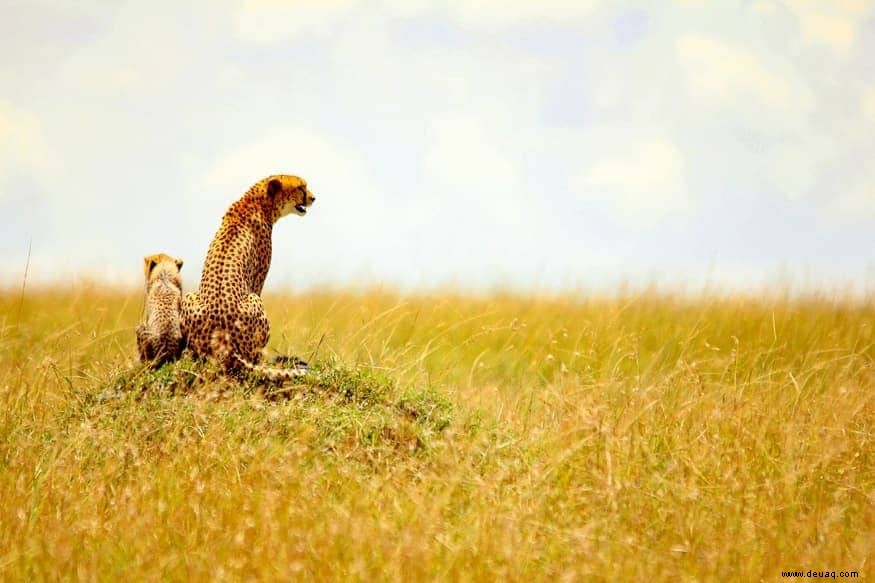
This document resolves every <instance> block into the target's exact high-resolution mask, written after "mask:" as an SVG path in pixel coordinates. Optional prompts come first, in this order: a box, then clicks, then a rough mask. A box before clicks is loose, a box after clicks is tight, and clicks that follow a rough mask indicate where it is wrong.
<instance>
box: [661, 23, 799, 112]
mask: <svg viewBox="0 0 875 583" xmlns="http://www.w3.org/2000/svg"><path fill="white" fill-rule="evenodd" d="M677 56H678V59H679V60H680V63H681V65H682V66H683V67H684V68H685V70H686V72H687V80H688V84H689V87H690V89H691V91H692V92H693V94H694V95H695V96H699V97H707V98H710V99H714V100H717V101H720V102H727V103H731V102H733V101H734V100H736V99H739V98H744V99H749V98H754V99H757V100H759V101H760V102H761V103H763V104H765V105H767V106H768V107H770V108H773V109H776V110H779V109H782V108H786V107H787V106H789V105H790V102H791V99H792V100H794V101H795V100H796V99H798V98H799V95H797V94H796V93H795V92H794V90H793V86H792V85H791V83H790V81H789V80H787V79H785V78H784V77H782V76H781V75H780V74H779V73H777V72H776V71H773V70H770V69H769V68H768V67H767V66H766V65H765V64H763V62H762V61H761V59H760V55H759V54H757V53H755V52H752V51H748V50H745V49H741V48H737V47H733V46H730V45H728V44H726V43H723V42H720V41H718V40H715V39H712V38H708V37H703V36H696V35H687V36H683V37H681V38H680V39H679V40H678V42H677Z"/></svg>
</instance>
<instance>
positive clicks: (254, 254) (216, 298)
mask: <svg viewBox="0 0 875 583" xmlns="http://www.w3.org/2000/svg"><path fill="white" fill-rule="evenodd" d="M315 200H316V197H315V196H313V193H312V192H310V191H309V190H308V189H307V182H306V181H305V180H303V179H302V178H299V177H297V176H288V175H274V176H268V177H267V178H264V179H263V180H260V181H258V182H256V183H255V184H254V185H253V186H252V187H251V188H250V189H249V190H248V191H247V192H246V194H244V195H243V197H242V198H241V199H240V200H238V201H237V202H235V203H234V204H232V205H231V207H230V208H229V209H228V211H227V212H226V213H225V216H224V217H223V218H222V225H221V226H220V227H219V230H218V232H217V233H216V236H215V237H214V238H213V241H212V243H210V248H209V250H208V251H207V258H206V261H205V262H204V268H203V272H202V275H201V281H200V287H199V289H198V290H197V292H192V293H189V294H186V296H185V298H184V299H183V301H182V328H183V331H184V334H185V338H186V344H187V346H188V348H189V349H190V350H191V352H192V353H193V355H194V356H195V357H197V358H212V359H215V360H216V361H218V362H219V364H220V365H221V366H222V368H223V369H224V370H225V371H226V372H237V371H240V370H241V369H243V368H246V369H250V370H258V371H261V372H263V373H265V374H266V375H267V376H269V377H271V378H273V379H277V378H291V377H293V376H297V375H299V374H303V373H304V372H305V370H306V369H305V368H304V367H302V369H300V370H298V369H292V370H282V369H268V368H267V367H263V366H260V365H259V362H260V361H261V358H262V352H263V349H264V347H265V346H266V345H267V341H268V338H269V336H270V323H269V322H268V319H267V315H266V314H265V312H264V305H263V304H262V301H261V289H262V287H263V286H264V280H265V277H267V271H268V269H269V268H270V259H271V234H272V232H273V225H274V223H276V222H277V221H278V220H279V219H280V218H282V217H284V216H286V215H288V214H291V213H295V214H297V215H300V216H303V215H305V214H307V207H309V206H310V205H312V204H313V201H315Z"/></svg>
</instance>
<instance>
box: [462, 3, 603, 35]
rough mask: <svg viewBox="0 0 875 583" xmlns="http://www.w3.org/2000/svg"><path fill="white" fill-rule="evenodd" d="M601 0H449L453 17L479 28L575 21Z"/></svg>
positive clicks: (552, 24)
mask: <svg viewBox="0 0 875 583" xmlns="http://www.w3.org/2000/svg"><path fill="white" fill-rule="evenodd" d="M601 4H602V3H601V2H600V1H599V0H549V1H546V2H530V1H528V0H480V1H479V2H470V1H467V0H449V1H448V2H447V10H448V12H449V14H450V16H451V18H452V19H453V20H455V21H457V22H459V23H460V24H461V25H462V26H464V27H467V28H472V29H476V30H480V31H500V30H507V29H512V28H519V27H530V26H533V25H551V26H557V25H559V26H561V25H566V26H567V25H573V24H577V23H580V22H582V21H584V20H585V19H587V18H589V17H590V16H591V15H592V14H593V13H594V12H595V11H596V10H597V9H598V8H599V6H600V5H601Z"/></svg>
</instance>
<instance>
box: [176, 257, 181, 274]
mask: <svg viewBox="0 0 875 583" xmlns="http://www.w3.org/2000/svg"><path fill="white" fill-rule="evenodd" d="M176 269H179V270H180V271H181V270H182V258H181V257H180V258H178V259H177V260H176Z"/></svg>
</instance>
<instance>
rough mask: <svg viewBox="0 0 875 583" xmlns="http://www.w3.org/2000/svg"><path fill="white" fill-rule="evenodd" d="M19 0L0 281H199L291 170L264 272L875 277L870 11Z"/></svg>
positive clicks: (806, 282)
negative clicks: (216, 252)
mask: <svg viewBox="0 0 875 583" xmlns="http://www.w3.org/2000/svg"><path fill="white" fill-rule="evenodd" d="M0 11H2V14H3V18H2V19H0V20H2V22H0V217H3V218H2V219H0V220H2V227H3V228H2V229H0V249H2V254H0V280H2V281H6V282H11V283H13V284H14V283H15V282H20V281H21V277H22V274H23V271H24V266H25V261H26V257H27V251H28V245H31V246H32V253H31V261H30V272H29V278H30V279H32V280H33V281H53V280H57V279H61V278H66V277H69V276H70V275H88V276H94V277H101V278H107V279H109V280H112V281H114V282H119V283H136V282H138V281H139V278H140V263H141V261H142V259H141V258H142V256H143V255H145V254H150V253H154V252H158V251H164V252H168V253H171V254H174V255H178V256H181V257H183V258H184V259H185V260H186V266H185V268H184V269H183V274H184V276H185V278H186V284H187V287H188V288H193V287H194V286H195V285H196V283H197V279H198V275H199V269H200V265H201V263H202V261H203V258H204V255H205V253H206V248H207V246H208V244H209V241H210V239H211V237H212V235H213V233H214V232H215V230H216V228H217V226H218V224H219V221H220V219H221V216H222V214H223V212H224V210H225V209H226V208H227V206H228V205H229V204H230V203H231V202H233V201H234V200H236V199H237V198H238V197H239V196H240V195H241V194H242V193H243V192H244V191H245V190H246V189H247V188H248V187H249V186H250V185H251V184H252V183H253V182H255V181H256V180H258V179H260V178H262V177H263V176H266V175H268V174H272V173H290V174H298V175H300V176H303V177H305V178H306V179H307V180H308V182H309V184H310V185H311V187H312V190H313V191H314V193H315V194H316V196H317V198H318V200H317V202H316V204H315V205H314V208H313V209H312V212H311V213H310V214H308V215H307V216H306V217H304V218H299V217H289V218H286V219H283V221H282V222H280V223H279V224H278V225H277V226H276V228H275V230H274V260H273V265H272V268H271V272H270V275H269V278H268V287H271V286H273V287H283V286H289V287H310V286H314V285H316V286H318V285H321V284H326V283H330V284H334V283H355V282H368V283H374V282H380V283H385V284H388V285H398V286H404V287H417V286H424V287H430V286H435V285H443V284H456V285H460V286H463V287H483V286H486V287H490V286H501V285H512V286H515V287H520V288H534V289H543V288H561V287H576V286H585V287H595V288H607V289H610V288H611V287H612V286H615V285H617V283H619V282H632V283H636V284H637V283H646V282H649V281H657V282H660V283H662V284H665V285H668V286H681V287H683V286H688V287H696V286H699V285H701V284H702V283H703V282H710V283H711V285H712V286H715V287H723V286H727V287H731V288H733V289H743V288H747V287H759V286H762V285H763V284H768V283H771V282H774V281H777V280H782V281H783V280H786V279H788V278H789V279H791V280H793V281H794V282H795V283H796V285H798V286H800V287H813V288H820V287H832V286H837V285H850V286H853V287H856V288H858V289H864V288H866V289H872V288H873V287H875V235H873V233H875V164H873V158H875V156H873V155H875V60H873V59H872V58H871V55H873V54H875V10H873V5H872V4H871V3H870V2H866V1H856V0H833V1H830V2H817V1H811V2H803V1H798V2H785V1H781V0H756V1H747V2H729V1H727V2H720V3H716V2H704V1H701V2H697V1H674V2H655V3H641V2H621V1H618V2H610V1H607V0H604V1H589V2H588V1H575V2H566V1H552V2H550V1H548V2H517V1H513V0H508V1H503V2H499V1H497V0H482V1H480V2H478V3H470V2H462V1H461V0H445V1H443V2H424V1H419V0H407V1H401V0H374V1H369V2H365V1H364V0H322V1H320V2H301V1H292V2H281V1H268V0H242V1H236V2H231V1H219V2H210V3H205V2H203V3H199V2H189V3H175V2H163V1H159V2H113V3H103V2H88V1H83V2H75V3H74V2H39V1H33V0H29V1H27V2H14V1H13V2H9V1H8V0H7V1H6V2H4V3H3V5H2V8H0ZM867 55H869V56H870V57H869V58H867Z"/></svg>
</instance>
